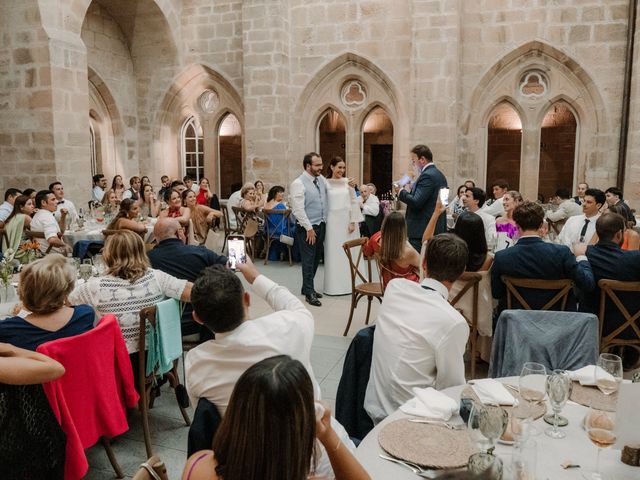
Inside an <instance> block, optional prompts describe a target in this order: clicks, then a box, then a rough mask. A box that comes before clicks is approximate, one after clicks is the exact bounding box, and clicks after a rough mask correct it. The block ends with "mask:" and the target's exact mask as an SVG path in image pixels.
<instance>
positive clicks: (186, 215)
mask: <svg viewBox="0 0 640 480" xmlns="http://www.w3.org/2000/svg"><path fill="white" fill-rule="evenodd" d="M186 191H187V189H186V188H184V189H183V190H182V192H186ZM168 203H169V208H167V209H166V210H162V211H161V212H160V215H159V217H160V218H167V217H169V218H175V219H176V220H178V221H179V222H180V225H182V226H183V227H185V228H187V227H188V226H189V219H190V218H191V210H189V208H187V207H185V206H184V205H183V204H182V194H181V191H180V189H179V188H174V189H173V190H171V193H170V194H169V202H168Z"/></svg>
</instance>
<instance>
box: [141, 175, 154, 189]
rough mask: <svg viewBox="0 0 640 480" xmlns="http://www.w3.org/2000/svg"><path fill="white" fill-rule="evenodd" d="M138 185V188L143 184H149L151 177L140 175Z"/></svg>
mask: <svg viewBox="0 0 640 480" xmlns="http://www.w3.org/2000/svg"><path fill="white" fill-rule="evenodd" d="M140 185H141V186H140V188H142V187H144V186H145V185H151V179H150V178H149V177H147V176H146V175H143V176H142V177H140Z"/></svg>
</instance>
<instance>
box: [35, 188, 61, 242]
mask: <svg viewBox="0 0 640 480" xmlns="http://www.w3.org/2000/svg"><path fill="white" fill-rule="evenodd" d="M57 205H58V201H57V200H56V196H55V195H54V193H53V192H52V191H51V190H40V191H39V192H38V193H37V194H36V208H37V209H38V211H37V212H36V213H35V215H34V216H33V218H32V219H31V231H33V232H43V233H44V238H45V241H44V242H40V250H41V251H42V253H46V251H47V249H48V248H49V245H51V246H52V247H53V250H52V251H55V252H58V253H67V252H68V251H70V250H71V249H70V248H69V247H68V246H67V245H66V244H65V243H64V242H63V241H62V231H61V228H60V224H63V225H64V222H65V219H66V217H67V214H66V213H65V212H61V213H60V223H58V222H57V221H56V219H55V217H54V216H53V212H55V211H56V208H57Z"/></svg>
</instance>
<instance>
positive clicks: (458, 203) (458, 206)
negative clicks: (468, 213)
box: [449, 185, 467, 217]
mask: <svg viewBox="0 0 640 480" xmlns="http://www.w3.org/2000/svg"><path fill="white" fill-rule="evenodd" d="M466 191H467V187H466V185H460V186H459V187H458V190H457V193H456V196H455V198H454V199H453V200H452V201H451V203H450V204H449V211H450V212H451V214H452V215H455V216H456V217H457V216H458V215H460V214H461V213H462V212H464V210H465V207H464V203H463V201H462V198H463V197H464V192H466Z"/></svg>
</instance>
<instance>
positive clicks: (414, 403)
mask: <svg viewBox="0 0 640 480" xmlns="http://www.w3.org/2000/svg"><path fill="white" fill-rule="evenodd" d="M413 393H414V395H415V397H413V398H411V399H409V400H407V401H406V402H405V403H404V404H403V405H402V406H401V407H400V410H402V411H403V412H404V413H406V414H407V415H414V416H416V417H426V418H429V419H433V420H442V421H444V422H446V421H447V420H449V419H450V418H451V416H452V415H453V414H454V413H456V412H457V411H458V409H459V406H458V402H456V401H455V400H454V399H453V398H451V397H449V396H448V395H445V394H444V393H440V392H439V391H437V390H436V389H435V388H432V387H428V388H415V387H414V388H413Z"/></svg>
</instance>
